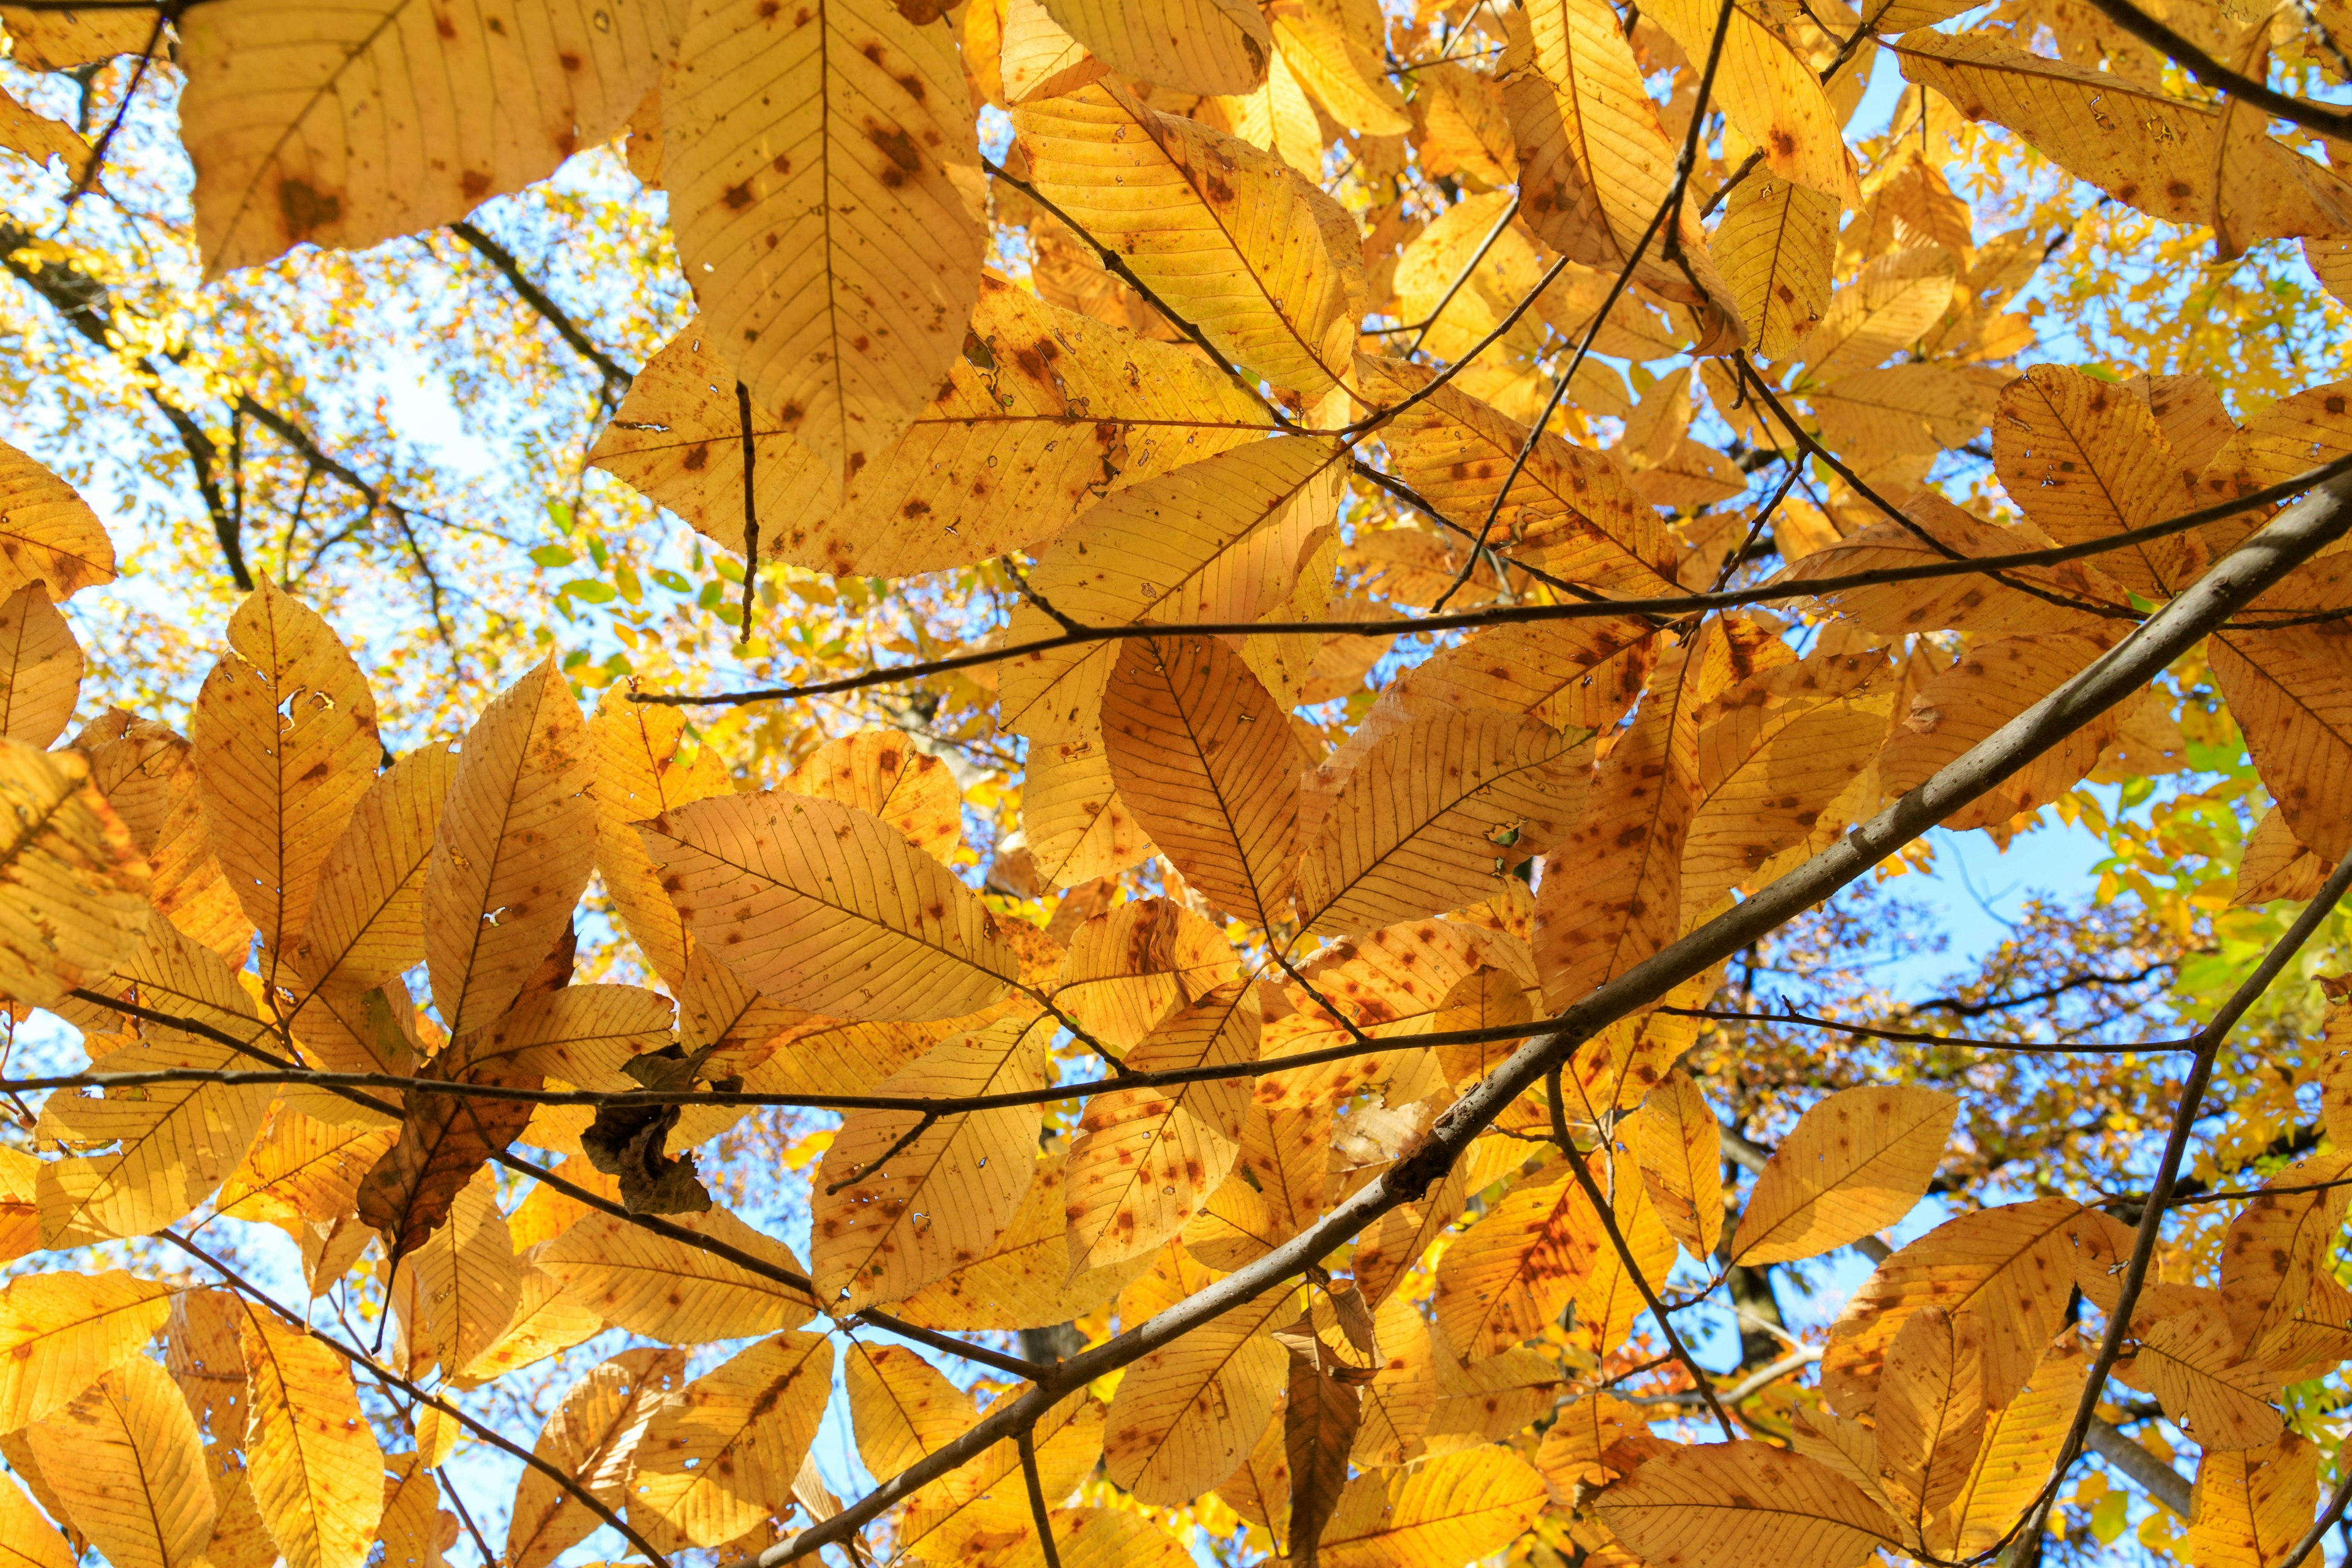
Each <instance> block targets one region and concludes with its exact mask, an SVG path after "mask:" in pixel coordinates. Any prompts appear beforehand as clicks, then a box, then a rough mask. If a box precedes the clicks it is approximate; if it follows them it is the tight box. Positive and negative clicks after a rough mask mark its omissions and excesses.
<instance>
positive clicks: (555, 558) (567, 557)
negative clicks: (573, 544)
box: [530, 544, 577, 568]
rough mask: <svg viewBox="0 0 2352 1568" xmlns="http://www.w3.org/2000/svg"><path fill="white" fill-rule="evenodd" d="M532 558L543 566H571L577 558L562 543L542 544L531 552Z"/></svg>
mask: <svg viewBox="0 0 2352 1568" xmlns="http://www.w3.org/2000/svg"><path fill="white" fill-rule="evenodd" d="M530 558H531V559H532V560H533V561H535V562H537V563H539V564H540V565H541V566H546V567H549V568H553V567H557V566H569V565H571V564H572V562H573V561H574V560H575V559H577V558H576V557H575V556H573V554H572V552H570V551H569V550H566V549H564V548H563V546H562V545H561V544H542V545H541V546H540V547H539V548H538V549H536V550H534V551H532V552H530Z"/></svg>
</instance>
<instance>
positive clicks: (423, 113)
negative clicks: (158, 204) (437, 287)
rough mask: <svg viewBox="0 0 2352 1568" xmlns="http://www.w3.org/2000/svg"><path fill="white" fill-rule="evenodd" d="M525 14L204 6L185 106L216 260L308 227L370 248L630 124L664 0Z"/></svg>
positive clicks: (254, 259)
mask: <svg viewBox="0 0 2352 1568" xmlns="http://www.w3.org/2000/svg"><path fill="white" fill-rule="evenodd" d="M514 15H515V13H513V12H512V11H507V12H505V13H504V14H503V15H501V14H499V11H497V10H495V9H494V8H493V7H492V6H491V5H473V4H468V5H463V6H461V7H460V8H459V9H457V11H456V12H454V13H430V12H425V11H417V10H412V9H410V8H408V7H406V6H404V5H391V4H386V5H375V6H373V7H371V8H370V9H369V10H368V11H365V12H362V13H357V14H354V15H351V16H337V15H336V14H334V13H325V14H321V13H319V12H316V11H313V10H310V8H308V7H305V6H303V5H298V4H293V3H290V0H245V3H244V4H240V5H229V6H224V7H222V8H221V9H219V10H217V11H215V12H214V13H213V14H212V15H211V16H205V17H202V18H198V19H195V20H194V25H193V26H191V27H190V28H189V29H188V30H187V31H186V32H185V33H184V34H183V35H182V41H181V50H182V58H183V59H184V61H185V69H186V71H187V73H188V89H187V100H186V103H185V106H184V109H183V111H182V112H183V115H184V123H185V126H186V130H185V132H184V135H185V137H186V140H187V142H188V145H189V147H190V149H191V150H192V151H193V152H194V153H195V156H196V157H197V159H198V160H199V161H200V163H201V164H202V169H203V173H202V174H201V175H200V176H199V178H198V180H197V187H198V188H197V193H196V198H195V205H196V215H197V216H196V229H197V234H198V236H199V237H200V239H201V242H202V244H203V248H204V256H205V269H206V273H207V275H208V276H211V277H218V276H219V275H220V274H222V273H224V272H228V271H233V270H235V269H236V268H240V267H250V266H253V265H255V264H256V263H258V262H264V261H268V260H270V259H271V258H275V257H277V256H278V255H280V254H281V253H283V252H285V251H286V250H288V249H290V248H291V247H294V246H297V245H301V244H305V243H309V244H317V245H327V246H338V247H343V248H346V249H362V248H364V247H368V246H371V245H373V244H375V243H376V242H377V241H379V240H383V239H389V238H391V237H393V236H394V235H400V234H412V233H415V232H416V231H417V230H419V229H426V228H433V227H436V226H439V225H441V224H445V223H448V222H450V221H452V220H453V219H457V218H461V217H463V216H466V214H467V212H468V211H470V210H471V209H472V208H474V207H475V206H477V205H480V204H481V203H482V202H483V201H484V200H486V199H488V197H490V196H494V195H501V194H503V193H505V192H508V191H514V190H520V188H522V187H523V186H524V185H526V184H530V182H532V181H534V180H537V179H540V178H542V177H543V176H545V175H547V174H551V173H552V172H553V171H554V169H555V166H556V165H557V164H558V163H562V161H563V160H564V159H565V158H567V157H569V156H571V154H572V153H574V152H576V151H578V150H579V149H581V148H583V147H593V146H595V145H596V144H597V143H598V142H603V141H604V140H605V139H606V138H608V137H610V136H611V135H612V134H613V132H615V131H617V130H619V129H620V127H621V123H622V121H624V120H625V118H626V117H627V115H628V112H629V110H631V109H633V108H634V107H635V105H636V102H637V100H638V99H640V98H642V97H644V96H645V93H646V89H648V88H650V87H651V86H653V84H654V82H655V80H656V77H657V75H658V73H659V71H660V68H661V63H662V59H663V57H664V54H665V53H666V52H667V49H668V48H669V47H670V46H671V44H672V42H673V32H674V26H673V24H672V22H671V21H670V19H669V16H668V15H667V11H666V10H665V9H664V8H663V7H661V6H658V5H648V4H626V5H603V4H601V3H600V5H594V6H592V5H577V4H562V5H552V6H550V7H548V8H546V9H544V10H542V11H541V12H540V13H538V15H537V16H535V17H534V23H535V25H534V26H530V27H527V28H526V27H523V26H513V25H511V24H509V22H508V20H507V18H508V17H509V16H514ZM583 67H584V68H583ZM387 125H398V126H402V127H404V128H406V134H404V135H402V136H399V137H396V138H388V137H386V135H385V133H384V131H383V129H382V128H383V127H385V126H387Z"/></svg>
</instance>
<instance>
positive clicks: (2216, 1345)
mask: <svg viewBox="0 0 2352 1568" xmlns="http://www.w3.org/2000/svg"><path fill="white" fill-rule="evenodd" d="M2239 1344H2240V1340H2239V1336H2238V1333H2237V1331H2236V1330H2235V1329H2234V1328H2233V1327H2232V1326H2231V1321H2230V1318H2229V1315H2228V1313H2227V1312H2225V1311H2224V1310H2223V1309H2222V1306H2221V1298H2220V1296H2219V1294H2218V1293H2216V1292H2211V1291H2200V1292H2198V1293H2197V1299H2196V1300H2193V1301H2191V1302H2190V1303H2189V1305H2188V1306H2186V1307H2184V1308H2183V1309H2182V1310H2179V1311H2176V1312H2172V1313H2170V1314H2168V1315H2167V1316H2165V1317H2163V1318H2161V1319H2159V1320H2158V1321H2157V1323H2156V1325H2155V1326H2154V1327H2153V1328H2150V1329H2148V1330H2147V1331H2146V1332H2145V1333H2143V1334H2141V1335H2140V1342H2139V1351H2138V1353H2137V1354H2136V1355H2134V1356H2133V1357H2132V1361H2131V1366H2130V1369H2129V1372H2128V1377H2129V1380H2130V1381H2131V1382H2132V1383H2134V1384H2137V1385H2138V1386H2140V1387H2142V1388H2145V1389H2147V1391H2148V1392H2149V1393H2151V1394H2155V1395H2156V1396H2157V1398H2158V1400H2160V1401H2162V1402H2163V1405H2164V1413H2165V1414H2166V1415H2169V1416H2170V1417H2172V1419H2173V1421H2174V1423H2175V1424H2176V1425H2178V1426H2179V1428H2180V1429H2181V1430H2182V1431H2184V1432H2186V1433H2188V1434H2189V1436H2191V1437H2192V1438H2194V1439H2195V1440H2196V1441H2197V1444H2198V1446H2199V1447H2202V1448H2203V1449H2204V1450H2205V1451H2206V1452H2207V1453H2209V1454H2212V1453H2226V1452H2235V1451H2238V1450H2241V1449H2245V1448H2259V1447H2262V1446H2263V1444H2265V1443H2269V1442H2272V1441H2273V1440H2274V1439H2276V1438H2277V1436H2279V1430H2280V1418H2279V1413H2278V1412H2277V1411H2276V1410H2275V1409H2273V1407H2272V1405H2271V1401H2272V1400H2273V1399H2275V1398H2277V1397H2278V1394H2279V1376H2278V1374H2277V1373H2274V1372H2273V1371H2271V1370H2270V1369H2269V1368H2268V1367H2266V1366H2264V1365H2263V1363H2260V1362H2256V1361H2251V1360H2248V1359H2245V1358H2244V1357H2243V1356H2242V1354H2241V1352H2240V1350H2239Z"/></svg>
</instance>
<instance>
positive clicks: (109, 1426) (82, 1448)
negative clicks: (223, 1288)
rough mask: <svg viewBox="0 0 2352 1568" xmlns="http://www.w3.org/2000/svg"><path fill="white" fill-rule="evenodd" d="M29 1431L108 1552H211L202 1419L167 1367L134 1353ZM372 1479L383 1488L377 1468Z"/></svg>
mask: <svg viewBox="0 0 2352 1568" xmlns="http://www.w3.org/2000/svg"><path fill="white" fill-rule="evenodd" d="M26 1437H27V1440H28V1441H29V1442H30V1444H31V1447H32V1453H33V1456H34V1457H35V1458H37V1460H38V1462H39V1464H40V1468H41V1475H42V1478H43V1479H44V1480H46V1481H47V1483H48V1486H49V1488H50V1489H52V1491H53V1492H54V1493H55V1495H56V1496H57V1497H58V1500H60V1501H62V1502H63V1503H64V1505H65V1507H66V1510H67V1511H68V1514H69V1515H70V1516H71V1521H72V1523H73V1527H74V1528H75V1529H76V1530H78V1531H81V1533H82V1534H84V1535H86V1536H88V1537H89V1539H90V1542H92V1544H94V1545H96V1546H97V1547H98V1549H99V1550H100V1552H104V1553H105V1554H106V1558H107V1561H108V1562H110V1563H121V1564H123V1568H184V1565H186V1564H194V1563H202V1562H203V1561H205V1557H204V1552H205V1545H206V1543H207V1542H210V1541H211V1539H212V1533H213V1521H214V1520H215V1518H216V1517H217V1514H218V1505H217V1504H215V1502H214V1500H213V1489H212V1482H211V1481H210V1480H209V1479H207V1478H206V1474H205V1450H204V1445H203V1443H202V1442H200V1441H199V1440H198V1439H197V1436H196V1426H195V1422H194V1420H192V1419H191V1418H190V1417H189V1415H188V1406H187V1404H186V1402H185V1401H184V1400H183V1399H182V1398H181V1397H180V1390H179V1386H178V1385H177V1384H174V1383H173V1381H172V1379H171V1376H170V1375H169V1374H168V1373H165V1372H164V1371H163V1368H162V1367H160V1366H158V1365H156V1364H155V1363H153V1362H152V1361H149V1360H148V1359H147V1358H146V1357H145V1356H142V1355H132V1356H130V1357H129V1358H127V1359H126V1360H124V1361H122V1362H121V1363H119V1364H118V1365H116V1366H115V1367H114V1368H113V1369H112V1370H110V1371H109V1372H107V1373H105V1374H104V1375H102V1376H100V1378H99V1380H98V1381H97V1382H96V1383H94V1384H90V1385H89V1387H87V1388H85V1389H84V1390H82V1391H81V1393H80V1394H79V1395H78V1396H75V1397H74V1398H73V1399H72V1401H71V1403H69V1404H65V1405H63V1406H62V1407H61V1408H59V1409H58V1410H56V1411H55V1412H53V1413H52V1414H51V1415H48V1416H47V1417H46V1418H44V1419H43V1420H41V1421H38V1422H37V1423H36V1424H35V1425H34V1426H32V1428H31V1429H30V1431H29V1432H28V1433H27V1434H26ZM370 1446H371V1447H373V1443H371V1445H370ZM369 1487H370V1489H371V1491H372V1492H374V1493H376V1494H377V1495H378V1496H379V1497H380V1496H381V1490H382V1489H381V1487H380V1486H379V1485H378V1483H377V1482H376V1479H375V1478H374V1477H373V1476H371V1477H370V1478H369Z"/></svg>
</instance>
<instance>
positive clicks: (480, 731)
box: [425, 655, 596, 1039]
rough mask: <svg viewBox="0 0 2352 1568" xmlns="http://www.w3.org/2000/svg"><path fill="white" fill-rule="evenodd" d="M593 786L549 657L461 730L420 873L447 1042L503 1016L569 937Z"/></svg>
mask: <svg viewBox="0 0 2352 1568" xmlns="http://www.w3.org/2000/svg"><path fill="white" fill-rule="evenodd" d="M593 779H594V771H593V762H592V760H591V759H590V757H589V754H588V735H587V729H586V726H585V725H584V724H583V722H582V721H581V718H580V705H579V704H578V703H577V702H575V701H573V700H572V688H571V684H570V683H569V682H568V681H566V680H565V679H564V678H563V672H562V670H561V669H559V668H556V663H555V659H554V657H553V656H552V655H550V656H549V658H547V660H546V661H545V662H544V663H542V664H541V665H540V666H539V667H538V668H535V669H533V670H531V671H530V674H528V675H525V676H524V677H523V678H522V679H520V680H518V681H516V682H515V683H514V684H513V685H512V686H509V687H508V688H507V689H506V690H504V691H502V692H500V693H499V696H498V697H497V698H496V699H495V700H493V701H492V702H491V703H490V705H489V706H488V708H485V709H484V710H482V716H481V717H480V718H479V719H477V720H476V721H474V727H473V728H472V729H471V730H469V731H467V733H466V743H465V746H464V749H463V750H462V752H460V753H459V756H458V758H457V773H456V775H455V776H454V777H453V778H452V779H451V780H450V781H449V794H448V804H447V806H446V809H445V810H444V811H443V812H442V815H441V826H440V832H439V837H437V838H436V841H435V843H434V847H433V858H432V862H431V864H430V865H428V866H427V868H425V963H426V966H427V969H428V970H429V972H430V973H431V974H432V977H433V1004H434V1005H435V1006H436V1007H437V1008H439V1009H440V1012H441V1022H442V1024H443V1026H445V1027H446V1028H447V1029H448V1031H449V1035H450V1037H451V1038H453V1039H455V1038H457V1037H460V1036H463V1035H465V1034H467V1033H468V1032H469V1031H471V1030H474V1029H478V1028H480V1027H481V1026H483V1025H485V1024H488V1023H489V1022H490V1021H491V1020H493V1019H495V1018H496V1017H498V1016H499V1014H501V1013H503V1012H505V1011H506V1010H507V1008H508V1007H509V1005H511V1004H512V1003H513V1002H514V999H515V997H516V996H517V995H518V994H520V992H521V990H522V984H523V982H524V981H525V980H526V979H528V978H529V977H530V973H531V972H532V971H533V970H535V969H537V968H538V967H539V966H540V964H541V963H542V962H543V961H544V960H545V959H546V957H547V954H548V951H549V949H550V948H551V947H553V946H554V944H555V942H556V940H557V938H558V937H559V936H561V935H562V933H563V932H564V931H568V930H570V929H571V925H572V906H573V905H574V904H576V903H578V902H579V900H580V893H581V890H582V889H583V888H585V887H586V886H587V883H588V873H589V870H590V868H591V864H592V860H593V855H594V852H595V842H596V839H595V829H596V810H595V807H594V806H593V805H591V804H590V802H589V798H588V795H589V788H590V785H591V784H592V783H593Z"/></svg>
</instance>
